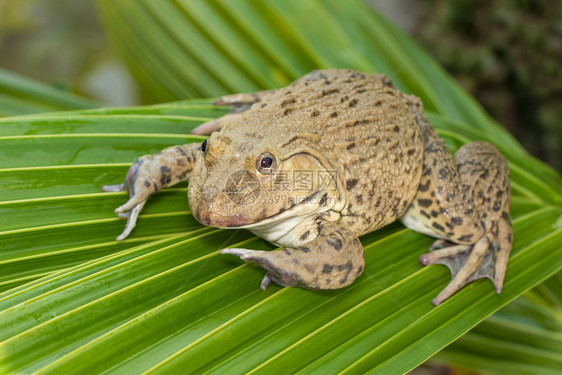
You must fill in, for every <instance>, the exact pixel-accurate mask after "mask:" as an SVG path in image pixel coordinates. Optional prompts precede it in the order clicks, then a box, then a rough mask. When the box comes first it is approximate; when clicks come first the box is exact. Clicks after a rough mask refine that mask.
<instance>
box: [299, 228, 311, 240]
mask: <svg viewBox="0 0 562 375" xmlns="http://www.w3.org/2000/svg"><path fill="white" fill-rule="evenodd" d="M309 235H310V231H309V230H307V231H306V232H304V233H303V234H302V236H301V241H304V240H306V239H307V238H308V236H309Z"/></svg>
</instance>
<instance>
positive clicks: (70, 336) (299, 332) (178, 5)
mask: <svg viewBox="0 0 562 375" xmlns="http://www.w3.org/2000/svg"><path fill="white" fill-rule="evenodd" d="M99 4H100V8H101V9H103V13H104V15H105V17H106V21H107V22H106V24H107V25H108V28H109V29H110V31H112V32H115V33H116V34H115V35H118V36H119V37H116V38H115V42H116V44H117V45H118V46H121V47H122V52H123V54H124V55H125V56H127V57H128V58H129V59H130V61H136V63H135V69H136V73H137V74H138V77H141V82H142V83H143V84H144V85H145V88H146V90H147V92H148V91H150V92H151V93H152V94H153V95H154V96H155V97H157V98H160V99H162V100H172V99H175V98H181V97H182V95H186V92H185V91H184V90H187V91H188V92H189V93H191V94H192V95H217V94H220V93H222V92H229V91H246V90H247V91H250V90H255V89H259V88H262V87H274V86H280V85H282V84H284V83H285V82H286V81H287V80H290V79H291V78H293V77H295V76H296V75H299V74H300V72H301V70H302V71H303V73H304V72H305V70H310V69H312V68H313V67H319V66H321V67H322V66H347V65H349V66H350V67H358V68H361V69H363V70H372V71H374V70H379V71H383V72H387V73H389V74H390V75H392V74H391V73H396V74H394V79H395V81H397V83H398V84H399V85H400V87H401V88H402V89H404V90H406V91H409V92H415V93H416V94H417V95H420V96H422V97H423V98H424V102H426V107H427V108H428V109H429V113H428V117H429V118H430V120H431V121H432V123H433V124H434V125H435V127H436V128H437V129H438V131H439V132H440V134H441V135H442V136H443V138H444V139H445V140H446V142H447V144H448V145H449V146H450V147H451V149H452V150H455V149H456V148H458V147H459V146H460V145H462V144H463V143H465V142H467V141H470V140H480V139H487V140H490V141H491V142H493V143H494V144H496V145H497V146H498V147H499V148H500V149H501V150H502V152H503V153H504V154H505V155H506V157H507V159H508V161H509V163H510V167H511V170H512V175H511V177H512V186H513V206H512V213H513V224H514V230H515V238H514V244H513V253H512V257H511V259H510V265H509V268H508V272H507V276H506V282H505V286H504V291H503V292H502V294H501V295H496V294H495V292H494V290H493V288H492V286H491V284H490V283H489V282H488V281H479V282H476V283H473V284H471V285H469V286H468V287H466V288H464V289H463V290H462V291H460V292H459V293H457V294H456V295H455V296H453V297H452V298H451V299H450V300H448V301H446V302H445V303H443V304H442V305H441V306H439V307H438V308H435V307H433V306H432V305H431V303H430V300H431V298H432V297H433V296H434V295H435V294H437V292H438V291H439V290H440V289H441V288H442V287H444V286H445V284H446V283H447V281H448V277H449V275H448V272H447V271H446V269H445V268H444V267H428V268H422V267H421V266H420V265H419V264H418V263H417V256H418V255H419V254H420V253H421V252H423V251H424V249H425V248H426V247H427V246H428V245H429V244H430V243H431V239H430V238H428V237H426V236H423V235H421V234H418V233H414V232H412V231H410V230H407V229H405V228H404V227H402V226H401V225H399V224H398V223H395V224H392V225H390V226H388V227H385V228H383V229H382V230H379V231H377V232H374V233H371V234H368V235H366V236H363V237H362V238H361V241H362V243H363V245H364V247H365V256H366V261H367V265H366V269H365V272H364V274H363V276H362V277H361V278H359V279H358V280H357V281H356V282H355V283H354V284H353V285H352V286H350V287H348V288H346V289H343V290H337V291H306V290H302V289H294V288H285V289H281V288H278V287H271V288H270V289H268V290H267V291H265V292H264V291H261V290H260V289H259V287H258V286H259V281H260V280H261V277H262V276H263V271H262V270H261V269H260V268H258V267H256V266H254V265H252V264H242V262H241V261H239V260H236V259H232V258H231V257H225V256H221V255H219V254H218V250H220V249H222V248H224V247H233V246H244V247H247V248H256V249H272V248H273V247H272V246H271V245H270V244H268V243H266V242H265V241H263V240H261V239H259V238H256V237H254V236H253V235H251V234H250V233H249V232H246V231H243V230H231V231H225V230H217V229H213V228H205V227H202V226H201V225H199V224H198V223H197V222H196V221H195V220H194V219H193V218H192V217H191V215H189V212H188V211H189V209H188V205H187V201H186V196H185V195H186V194H185V187H176V188H172V189H167V190H165V191H164V192H162V193H160V194H159V195H158V196H156V197H154V198H153V199H151V201H150V202H149V203H148V204H147V206H146V208H145V211H144V212H143V215H142V216H141V217H140V219H139V225H138V227H137V228H136V229H135V232H134V233H133V235H132V236H131V237H130V238H128V239H127V240H125V241H122V242H115V241H114V238H115V237H116V236H117V235H118V234H119V233H120V231H121V229H122V226H123V221H122V220H119V219H117V218H115V216H114V214H113V208H114V207H116V206H117V205H119V204H120V202H123V201H124V200H125V199H126V196H125V194H123V193H104V194H102V193H101V192H100V186H101V185H103V184H106V183H116V182H120V180H122V178H123V176H124V175H125V173H126V170H127V167H128V165H129V164H130V162H131V161H132V160H134V159H135V158H136V157H137V156H138V155H140V154H144V153H152V152H156V151H158V150H159V149H161V148H163V147H165V146H168V145H172V144H178V143H186V142H197V141H201V140H202V138H200V137H194V136H188V135H186V134H188V132H189V130H190V129H192V128H193V127H194V126H196V125H197V124H199V123H201V122H202V121H206V120H208V119H210V118H215V117H218V116H220V115H221V114H224V113H225V112H226V111H225V110H224V109H221V108H214V107H212V106H210V105H209V101H204V100H200V101H188V102H177V103H171V104H163V105H158V106H150V107H142V108H123V109H94V110H84V111H76V112H69V113H60V114H41V115H34V116H24V117H23V116H22V117H10V118H5V119H2V120H0V152H1V154H0V155H1V157H0V161H1V164H0V184H1V188H0V218H2V219H1V220H2V221H1V225H0V228H1V232H0V244H2V245H1V252H0V269H1V272H0V275H1V276H0V288H2V290H4V291H3V292H2V293H1V294H0V369H1V371H2V372H10V371H12V372H24V373H25V372H28V373H30V372H40V373H61V372H62V373H66V372H69V373H84V372H86V371H87V372H102V371H108V372H114V373H117V372H118V373H123V372H133V373H137V372H141V371H148V370H152V371H154V372H173V371H174V372H216V373H224V372H225V371H231V372H235V373H240V372H248V371H254V372H262V373H272V372H276V371H277V372H283V373H292V372H297V371H303V372H312V371H318V372H320V371H322V372H326V371H329V372H336V371H344V372H352V373H363V372H367V371H375V372H379V373H401V372H405V371H407V370H409V369H411V368H413V367H415V366H416V365H418V364H419V363H421V362H423V361H424V360H426V359H427V358H429V357H431V356H432V355H433V354H435V353H436V352H438V351H439V350H440V349H441V348H443V347H444V346H446V345H447V344H449V343H451V342H452V341H454V340H455V339H457V338H458V337H460V336H462V335H463V334H464V333H465V332H467V331H468V330H469V329H471V328H472V327H474V326H475V325H476V324H477V323H479V322H480V321H482V320H483V319H484V318H485V317H487V316H488V315H490V314H491V313H492V312H494V311H495V310H497V309H499V308H500V307H501V306H503V305H505V304H507V303H508V302H510V301H512V300H513V299H515V298H516V297H517V296H519V295H521V294H522V293H523V292H525V291H527V290H529V289H530V288H531V287H533V286H534V285H537V284H538V283H540V282H541V281H542V280H545V279H546V278H548V277H549V276H550V275H553V274H555V273H556V272H557V271H558V270H560V269H561V267H562V249H560V246H559V243H560V242H561V241H562V219H561V215H562V207H561V205H562V204H561V203H562V197H561V191H562V182H561V178H560V176H559V175H557V174H556V173H555V172H554V171H552V170H551V169H550V168H548V167H547V166H545V165H543V164H542V163H540V162H538V161H536V160H535V159H533V158H532V157H530V156H528V155H526V154H525V153H524V152H523V151H522V150H521V148H520V146H519V145H518V144H517V143H516V142H515V141H514V140H513V139H512V137H511V136H509V135H508V134H507V133H506V132H505V131H504V130H503V129H501V128H500V127H499V126H497V125H496V124H494V123H493V122H492V121H491V120H489V119H488V118H487V116H486V115H485V114H483V113H482V111H481V110H480V109H479V108H478V106H477V105H476V104H474V102H473V101H472V99H469V98H467V97H466V95H465V94H464V93H463V92H462V91H460V90H459V89H458V87H457V86H455V84H454V83H452V81H451V80H450V79H449V78H448V77H447V76H446V75H444V73H443V72H442V71H441V70H440V69H439V68H437V67H436V66H435V64H434V63H433V62H431V60H430V59H429V58H428V57H427V56H426V55H425V54H424V53H423V52H421V51H419V50H418V48H417V47H416V46H414V45H412V43H411V42H410V41H409V40H407V39H406V38H405V37H404V36H403V35H401V34H400V33H398V32H397V31H396V30H395V29H394V28H393V27H392V26H389V25H388V24H386V23H385V22H384V21H383V20H381V19H380V18H379V17H378V16H376V15H374V14H373V13H372V12H370V11H369V10H368V9H366V8H364V6H363V5H362V4H361V3H359V2H355V1H353V2H348V3H347V4H350V5H349V6H345V7H344V6H341V5H340V4H343V2H342V3H340V2H335V1H329V2H326V3H325V4H326V5H325V6H323V4H324V2H320V1H311V2H296V1H285V2H267V3H266V2H257V1H255V2H253V1H233V2H230V1H224V2H215V1H212V2H190V1H182V2H179V1H178V2H158V9H157V8H156V6H155V5H154V4H156V3H155V2H151V1H120V2H110V1H99ZM301 6H302V7H305V8H300V7H301ZM297 10H298V11H299V12H302V14H305V15H306V14H307V12H315V15H318V16H319V17H322V20H323V23H322V25H328V26H330V27H328V26H324V27H325V28H326V29H327V32H329V30H331V27H332V26H333V27H335V26H338V28H337V33H336V35H323V34H322V32H320V31H318V30H316V29H315V27H316V26H315V25H316V24H314V25H311V24H310V22H308V23H306V22H304V21H306V20H305V19H304V18H305V16H302V17H303V18H302V19H299V18H298V17H295V16H294V15H295V14H301V13H299V12H297ZM308 14H310V13H308ZM252 15H253V16H252ZM256 16H258V17H257V18H256ZM112 17H113V18H112ZM203 20H206V21H205V22H203ZM251 20H255V22H250V21H251ZM206 22H212V24H208V23H206ZM269 24H275V25H276V27H275V28H271V27H268V26H267V25H269ZM307 24H308V25H309V28H306V27H304V26H303V25H307ZM357 25H360V26H357ZM188 30H189V31H188ZM332 36H334V40H333V42H334V44H333V45H334V46H336V44H335V43H336V42H337V43H340V44H345V43H346V41H349V40H352V41H357V40H358V42H357V46H360V47H361V48H359V47H357V49H356V48H352V49H349V48H348V49H347V50H338V49H337V48H334V49H333V50H330V49H327V48H325V47H323V44H324V45H325V40H326V39H324V38H327V37H332ZM336 36H337V38H335V37H336ZM286 39H287V40H289V41H290V42H289V43H287V42H286ZM267 41H270V43H271V44H268V43H267ZM229 43H230V44H229ZM373 45H376V46H377V47H378V48H372V46H373ZM342 51H343V52H342ZM375 53H376V54H377V56H375V55H373V54H375ZM281 55H282V56H281ZM404 56H406V57H408V56H414V57H415V59H414V60H411V62H409V63H408V64H407V66H406V67H404V68H403V69H402V70H400V71H398V72H396V69H398V68H397V67H396V64H397V62H399V61H401V59H402V58H403V57H404ZM375 57H376V58H375ZM206 59H208V60H206ZM256 59H257V60H256ZM271 61H273V63H272V62H271ZM373 61H374V62H373ZM252 62H253V64H255V66H253V65H248V64H247V63H252ZM375 63H376V64H377V65H369V64H375ZM194 64H198V65H194ZM214 64H217V65H218V66H219V67H220V68H217V67H216V66H213V65H214ZM392 67H394V69H393V68H392ZM226 69H230V70H226ZM389 69H390V70H389ZM405 69H407V72H404V70H405ZM223 71H224V74H223ZM194 72H195V73H194ZM226 76H228V77H226ZM430 82H431V84H430ZM182 87H185V89H184V88H182ZM221 90H222V91H221ZM145 95H148V94H147V93H145ZM555 281H556V279H555ZM549 282H550V283H552V282H551V281H549ZM545 288H546V290H551V289H552V288H549V286H547V287H545ZM535 293H538V292H535ZM544 295H545V296H548V293H546V292H545V294H544ZM535 299H536V300H537V299H539V300H540V299H543V300H544V301H548V302H549V303H551V302H552V300H554V301H556V298H553V299H552V298H551V299H549V298H548V297H543V296H542V295H540V298H539V297H536V298H535ZM510 306H511V305H510ZM546 310H547V311H551V309H550V308H546ZM506 314H507V313H506ZM500 318H502V317H501V316H500V317H499V318H497V319H496V320H495V321H493V320H492V321H491V322H490V323H489V324H491V325H492V326H491V329H496V330H497V331H498V334H497V336H496V337H495V338H494V337H492V338H491V339H490V340H492V339H495V340H499V339H501V330H500V329H499V328H498V327H501V326H502V324H503V326H505V323H504V322H503V321H501V320H499V321H498V319H500ZM503 319H507V318H505V317H504V318H503ZM488 327H490V326H488ZM549 329H552V327H549ZM484 330H486V327H484ZM521 332H525V330H524V329H523V328H522V329H521ZM471 334H472V336H465V337H467V339H469V340H470V339H471V337H473V338H472V341H467V342H466V343H464V344H463V342H462V341H459V342H458V343H459V344H460V346H459V348H460V349H459V351H461V353H465V352H466V351H462V350H464V348H466V347H467V346H470V345H472V346H473V347H474V345H475V344H474V342H476V343H478V341H477V340H479V339H480V337H479V336H478V335H480V336H482V335H483V334H482V333H481V332H479V331H475V332H474V333H472V332H471ZM463 338H464V337H463ZM549 339H550V340H549V341H546V340H545V341H543V346H542V347H540V348H539V349H540V350H543V352H546V354H544V355H543V356H539V357H538V358H539V359H543V358H546V359H545V360H539V361H537V360H534V361H532V360H531V359H529V358H522V359H521V363H527V364H528V363H530V365H534V366H535V367H533V368H535V369H536V368H541V369H543V370H545V372H547V373H548V372H549V371H550V372H552V371H553V370H555V369H556V368H557V366H558V367H559V366H560V364H561V363H562V362H561V361H560V353H559V349H556V348H557V346H556V345H557V344H558V343H559V339H558V338H557V337H554V336H549ZM475 340H476V341H475ZM504 341H505V340H504ZM489 342H493V341H489ZM462 345H464V346H462ZM30 348H32V349H30ZM459 351H457V353H458V352H459ZM543 352H541V353H543ZM448 353H449V354H448V355H449V357H447V352H444V353H443V354H442V356H441V357H440V358H436V360H437V359H439V360H440V361H442V362H445V361H451V358H453V359H454V358H458V355H457V356H456V357H455V351H454V347H452V348H451V349H450V351H449V352H448ZM466 358H468V357H464V359H465V361H466Z"/></svg>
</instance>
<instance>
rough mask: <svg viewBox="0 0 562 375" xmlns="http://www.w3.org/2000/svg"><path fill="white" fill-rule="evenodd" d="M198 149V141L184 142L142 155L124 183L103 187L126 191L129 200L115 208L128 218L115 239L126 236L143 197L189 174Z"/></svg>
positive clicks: (143, 202) (105, 189)
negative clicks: (192, 142) (193, 142)
mask: <svg viewBox="0 0 562 375" xmlns="http://www.w3.org/2000/svg"><path fill="white" fill-rule="evenodd" d="M200 149H201V148H200V145H199V144H187V145H182V146H172V147H168V148H166V149H164V150H162V151H161V152H159V153H158V154H155V155H144V156H141V157H140V158H138V159H137V160H136V161H135V163H133V165H131V167H130V168H129V170H128V172H127V175H126V177H125V182H123V183H121V184H117V185H104V186H103V187H102V190H103V191H105V192H119V191H128V192H129V200H128V201H127V202H126V203H125V204H123V205H121V206H119V207H117V208H116V209H115V213H116V214H117V215H118V216H119V217H120V218H126V219H127V224H126V225H125V229H124V230H123V233H121V234H120V235H119V236H118V237H117V241H120V240H122V239H124V238H126V237H127V236H128V235H129V234H130V233H131V231H132V230H133V229H134V227H135V226H136V223H137V218H138V216H139V214H140V212H141V211H142V209H143V207H144V205H145V204H146V200H147V199H148V198H150V196H151V195H152V194H154V193H156V192H158V191H159V190H160V189H162V188H163V187H166V186H172V185H174V184H176V183H178V182H180V181H184V180H186V179H187V178H188V177H189V175H190V172H191V170H192V169H193V166H194V164H195V161H196V158H197V157H198V155H199V154H200V152H201V151H200Z"/></svg>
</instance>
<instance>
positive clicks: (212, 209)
mask: <svg viewBox="0 0 562 375" xmlns="http://www.w3.org/2000/svg"><path fill="white" fill-rule="evenodd" d="M231 204H232V203H231V202H225V201H224V196H223V195H222V194H220V192H219V190H218V189H216V188H214V187H210V188H205V189H204V190H203V191H202V193H201V199H199V202H198V203H197V206H196V207H193V210H192V214H193V216H194V217H195V219H196V220H197V221H199V222H200V223H201V224H203V225H207V226H211V227H219V228H233V227H240V226H243V225H245V224H247V222H248V218H247V217H245V215H241V214H240V213H236V212H230V210H229V207H228V206H230V205H231Z"/></svg>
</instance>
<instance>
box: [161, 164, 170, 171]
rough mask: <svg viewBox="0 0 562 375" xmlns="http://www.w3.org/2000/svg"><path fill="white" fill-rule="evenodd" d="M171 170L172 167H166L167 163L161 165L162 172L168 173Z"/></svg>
mask: <svg viewBox="0 0 562 375" xmlns="http://www.w3.org/2000/svg"><path fill="white" fill-rule="evenodd" d="M169 171H170V168H168V167H166V166H165V165H163V166H161V167H160V172H162V173H167V172H169Z"/></svg>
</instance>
